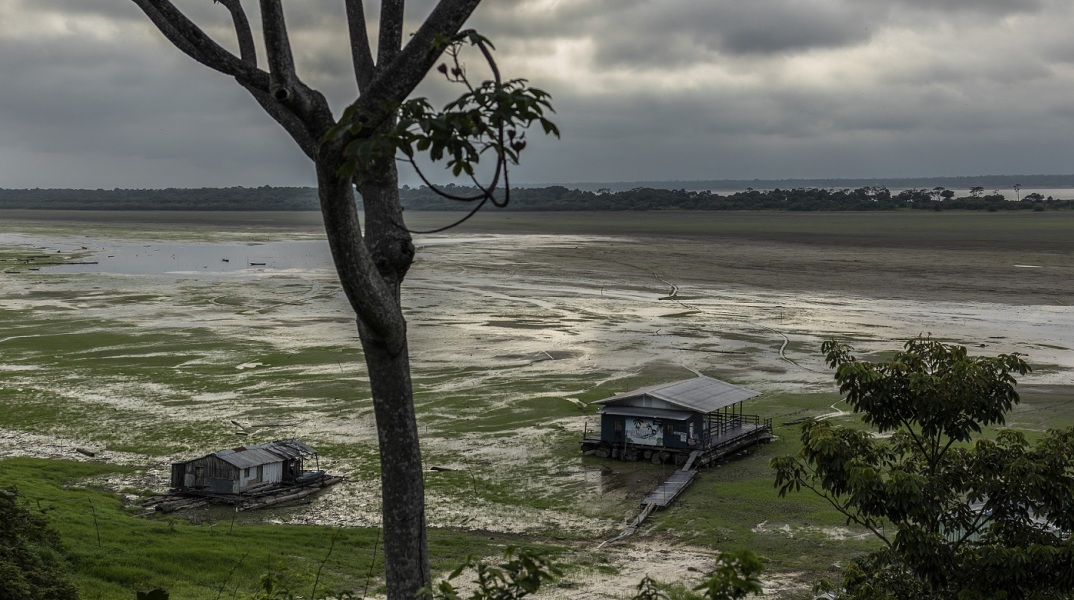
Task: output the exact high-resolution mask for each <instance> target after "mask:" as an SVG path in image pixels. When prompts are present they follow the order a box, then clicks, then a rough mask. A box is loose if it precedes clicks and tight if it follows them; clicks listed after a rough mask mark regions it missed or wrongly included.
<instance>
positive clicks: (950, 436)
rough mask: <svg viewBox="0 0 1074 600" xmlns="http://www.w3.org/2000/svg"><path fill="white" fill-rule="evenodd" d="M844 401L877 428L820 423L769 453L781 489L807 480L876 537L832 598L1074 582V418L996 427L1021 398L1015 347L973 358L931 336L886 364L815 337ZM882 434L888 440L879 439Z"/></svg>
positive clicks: (1032, 592)
mask: <svg viewBox="0 0 1074 600" xmlns="http://www.w3.org/2000/svg"><path fill="white" fill-rule="evenodd" d="M822 351H823V352H824V354H825V357H826V360H827V364H828V366H829V367H831V368H834V369H835V379H836V381H837V382H838V383H839V390H840V392H841V393H842V394H843V395H844V397H845V399H846V402H847V403H848V404H849V405H850V406H851V407H852V408H853V410H854V412H855V413H859V414H860V415H861V419H862V422H864V423H865V424H866V425H869V426H871V427H874V428H876V429H877V430H878V432H879V434H881V435H879V436H878V435H874V434H873V433H871V432H869V431H862V430H859V429H853V428H850V427H845V426H838V425H833V424H832V423H830V422H827V421H817V420H809V421H807V422H806V423H804V424H803V425H802V434H801V440H802V447H801V449H800V450H799V452H798V453H797V454H796V455H794V456H783V457H779V458H776V459H773V460H772V468H773V469H774V470H775V473H776V482H775V485H776V487H777V488H778V490H779V494H780V496H786V495H787V494H788V493H790V492H797V491H799V490H802V489H806V490H808V491H810V492H812V493H814V494H816V495H818V496H820V497H822V498H824V499H825V500H827V501H828V502H829V503H830V504H831V506H832V508H833V509H835V510H836V511H838V512H840V513H842V515H843V516H845V517H846V520H847V523H848V524H857V525H860V526H862V527H864V528H866V529H868V530H869V531H871V532H872V533H873V535H874V536H875V537H876V538H877V539H878V540H880V542H882V544H883V548H882V549H881V550H879V551H876V552H874V553H872V554H870V555H868V556H866V557H864V558H862V559H861V560H858V561H856V562H855V563H854V564H852V565H850V566H849V567H848V569H847V570H846V572H845V573H844V577H845V579H844V589H843V595H842V596H841V597H848V598H955V597H965V598H992V597H997V598H998V597H1003V598H1051V597H1067V595H1068V594H1070V593H1071V592H1074V545H1072V541H1071V537H1070V532H1071V531H1074V428H1071V429H1066V430H1061V431H1050V432H1048V433H1047V434H1046V435H1044V436H1043V437H1041V438H1040V439H1039V440H1038V441H1037V443H1036V444H1033V445H1030V444H1029V442H1028V441H1027V440H1026V437H1025V436H1024V435H1023V434H1022V433H1020V432H1016V431H1013V430H1007V429H1000V430H999V431H998V433H996V434H995V435H989V434H987V433H986V431H985V428H986V427H993V428H999V427H1001V426H1002V425H1004V423H1005V415H1006V414H1007V413H1008V412H1009V411H1010V410H1011V409H1012V407H1013V406H1014V405H1015V404H1017V403H1018V402H1019V396H1018V393H1017V391H1016V389H1015V386H1016V380H1015V375H1024V374H1026V373H1028V372H1029V371H1030V368H1029V365H1028V364H1026V362H1025V361H1024V360H1022V358H1021V357H1019V356H1018V355H1016V354H1003V355H999V356H995V357H982V356H970V355H969V354H968V352H967V351H966V348H964V347H962V346H958V345H950V344H944V343H941V342H939V341H936V340H933V339H931V338H929V337H919V338H915V339H912V340H910V341H908V342H907V343H906V345H905V347H904V349H903V350H902V351H900V352H897V353H895V355H894V356H893V357H892V358H891V359H890V360H884V361H875V362H872V361H864V360H859V359H858V358H857V357H855V356H854V355H853V354H852V353H851V352H852V349H851V348H850V347H849V346H846V345H843V344H839V343H836V342H834V341H829V342H825V343H824V345H823V346H822ZM887 434H890V437H886V435H887Z"/></svg>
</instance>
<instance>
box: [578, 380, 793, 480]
mask: <svg viewBox="0 0 1074 600" xmlns="http://www.w3.org/2000/svg"><path fill="white" fill-rule="evenodd" d="M759 395H760V393H759V392H755V391H753V390H748V389H746V388H742V387H738V386H736V385H732V384H730V383H727V382H725V381H720V380H718V379H713V378H711V377H705V376H699V377H695V378H692V379H686V380H684V381H677V382H674V383H667V384H661V385H655V386H651V387H646V388H641V389H638V390H634V391H632V392H626V393H624V394H619V395H616V396H612V397H611V398H605V399H603V400H597V401H595V402H592V403H591V404H598V405H600V410H599V411H598V413H599V414H600V425H599V427H598V428H596V430H591V429H590V428H589V426H588V424H587V426H586V431H585V433H584V434H583V439H582V450H583V451H584V452H586V453H592V454H593V455H594V456H598V457H601V458H614V459H619V460H627V461H635V460H650V461H652V462H654V463H674V464H676V465H678V466H683V465H686V464H687V462H688V461H689V462H690V463H691V464H696V466H704V465H707V464H710V463H712V462H714V461H716V460H719V459H720V458H722V457H724V456H727V455H729V454H731V453H733V452H737V451H739V450H742V449H744V448H748V447H750V446H753V445H754V444H759V443H764V442H767V441H768V440H770V439H771V438H772V419H771V418H767V419H765V418H762V417H760V416H758V415H753V414H746V413H745V412H744V410H743V403H744V402H746V401H747V400H749V399H751V398H754V397H756V396H759Z"/></svg>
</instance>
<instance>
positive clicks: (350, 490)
mask: <svg viewBox="0 0 1074 600" xmlns="http://www.w3.org/2000/svg"><path fill="white" fill-rule="evenodd" d="M421 217H422V216H419V220H420V218H421ZM510 217H512V218H513V217H514V215H510ZM809 217H810V218H812V216H809ZM879 217H883V216H882V215H881V216H879ZM426 218H433V217H426ZM617 218H618V217H617ZM654 218H655V217H654ZM667 218H677V217H667ZM784 218H786V217H784V216H780V217H779V219H784ZM504 219H507V217H504ZM612 220H613V221H614V219H612ZM775 220H776V221H778V219H775ZM12 223H13V221H12V220H10V219H9V220H7V221H5V223H4V228H3V229H0V250H2V251H3V252H4V254H3V256H4V257H15V256H26V255H36V256H40V257H50V259H53V260H54V258H53V257H57V256H58V257H68V259H69V260H75V259H77V260H78V261H79V262H95V263H97V264H86V265H77V266H70V267H62V268H56V267H49V266H45V265H37V266H34V265H32V264H30V263H20V262H5V263H4V264H3V267H4V268H3V271H4V272H3V273H0V278H2V282H3V286H2V287H0V314H2V317H3V319H2V321H0V376H2V379H0V405H2V406H3V407H4V411H3V413H4V414H3V415H0V456H7V455H35V456H49V457H62V458H69V459H76V460H80V459H85V457H83V456H81V455H79V454H77V453H75V451H74V448H76V447H84V448H91V449H93V450H96V451H98V452H99V454H98V457H97V458H98V459H103V460H109V461H113V462H122V463H123V464H135V465H141V466H146V467H147V469H146V471H145V472H144V473H143V474H141V475H138V476H134V477H131V478H126V479H121V480H116V481H110V482H109V483H110V484H111V485H112V486H113V487H115V488H117V489H120V488H139V489H142V488H149V489H160V488H162V487H166V485H167V483H166V475H167V465H168V463H169V462H170V461H172V460H177V459H180V458H189V457H191V456H196V455H198V454H202V453H207V452H210V451H212V450H215V449H218V448H222V447H228V446H232V445H236V444H239V443H248V442H250V441H267V440H270V439H275V438H279V437H290V436H296V437H301V438H303V439H304V440H306V441H307V442H309V443H311V444H312V445H314V446H316V447H318V448H320V449H321V451H322V459H321V464H322V467H328V468H329V469H332V470H334V471H338V472H342V473H344V474H346V475H347V476H348V481H347V483H345V484H344V485H341V486H337V487H336V488H334V489H333V490H331V491H330V492H329V493H327V494H325V495H323V496H321V497H319V498H317V499H316V500H314V501H313V503H312V504H310V505H308V506H303V507H298V508H292V509H285V510H279V511H275V512H273V513H271V514H270V515H269V518H270V519H271V520H273V521H276V522H281V523H322V524H332V525H351V526H375V525H376V524H377V523H378V518H379V491H378V479H377V476H378V464H377V456H376V450H375V429H374V424H373V421H372V416H371V412H372V411H371V407H370V403H369V399H368V386H367V381H366V379H365V376H364V373H363V369H362V366H361V363H360V353H359V351H358V350H357V340H356V334H355V331H354V327H353V319H352V317H351V316H350V312H349V309H348V307H347V305H346V303H345V301H344V299H343V298H342V296H341V293H340V291H339V287H338V284H337V283H336V281H335V274H334V271H333V270H332V269H331V266H330V264H329V262H328V260H327V255H326V246H325V244H324V242H323V241H322V240H319V239H318V235H317V233H316V230H315V228H314V229H310V228H309V227H308V226H305V225H302V226H294V227H288V226H282V225H281V226H279V227H260V228H256V227H255V228H253V229H251V228H248V227H243V228H238V227H236V226H235V225H234V223H232V224H230V225H229V224H228V223H227V222H226V220H224V221H222V222H220V223H214V224H213V225H212V226H211V227H203V226H199V227H189V228H187V229H183V227H182V225H181V224H179V225H176V224H170V225H169V226H168V227H166V228H163V227H160V228H156V229H154V226H153V225H152V224H144V223H143V224H140V225H139V227H138V229H136V230H132V229H122V228H120V229H118V230H117V229H109V228H108V227H105V226H103V225H96V224H95V225H94V226H91V227H79V228H77V229H76V228H75V227H74V226H72V225H65V224H64V223H63V222H62V221H55V220H52V221H48V222H47V224H44V225H43V224H42V223H41V222H33V221H24V222H22V225H21V226H18V225H17V223H18V221H14V223H16V225H12ZM535 223H536V225H535ZM538 225H540V218H537V217H535V218H534V219H533V220H532V221H530V222H527V223H526V224H524V225H519V224H518V223H517V222H512V221H509V220H504V221H500V222H498V223H497V222H495V221H486V222H485V223H484V224H482V223H481V222H478V223H475V224H474V225H473V226H472V227H471V229H469V230H466V231H461V232H459V233H454V234H445V235H435V236H423V237H420V238H419V239H418V240H417V243H418V246H419V252H418V260H417V262H416V263H415V266H414V268H413V270H412V271H411V275H410V276H409V278H408V280H407V284H406V287H405V303H406V306H407V318H408V321H409V323H410V338H411V346H412V353H413V368H414V378H415V386H416V395H417V403H418V405H419V413H420V421H421V422H420V427H421V428H422V432H423V444H424V445H423V452H424V453H425V456H426V463H427V465H428V466H438V467H441V468H443V470H438V471H436V472H430V473H429V475H428V477H427V482H428V486H429V514H428V518H429V522H430V525H432V526H434V527H460V528H470V529H478V530H488V531H494V532H503V533H511V534H524V535H537V536H542V537H553V538H556V539H565V540H575V541H576V542H575V543H579V544H581V546H582V547H584V546H585V545H586V544H587V543H588V542H589V541H592V542H594V543H595V542H596V541H599V540H600V539H603V538H604V537H607V536H608V535H609V534H611V533H614V532H615V531H616V529H617V528H618V527H619V526H621V525H622V524H623V523H624V522H625V521H627V520H629V518H631V517H632V515H633V510H634V506H635V504H636V502H637V499H638V498H640V496H641V495H643V494H644V493H645V492H647V491H648V488H649V487H650V486H651V485H652V483H653V482H655V481H657V480H659V479H660V478H661V477H662V475H663V474H662V473H661V472H658V471H645V470H642V471H638V472H623V470H622V469H620V468H618V467H616V469H615V472H614V473H612V474H611V475H609V474H608V473H607V472H603V471H602V469H601V466H602V464H601V463H599V462H597V461H591V460H583V459H582V458H581V457H579V456H578V454H577V439H578V438H579V437H580V435H581V433H582V431H583V429H584V428H585V427H587V426H589V425H587V419H589V420H590V421H589V422H590V424H591V423H592V422H593V421H592V419H593V416H592V413H591V411H584V412H583V411H582V410H580V409H579V408H578V405H577V402H576V401H577V400H582V401H589V400H594V399H597V398H600V397H604V396H606V395H610V394H613V393H615V392H619V391H624V390H627V389H631V388H633V387H637V386H640V385H644V384H649V383H655V382H659V381H666V380H670V379H677V378H684V377H689V376H690V375H691V373H692V372H701V373H705V374H707V375H711V376H715V377H719V378H722V379H727V380H730V381H733V382H735V383H738V384H741V385H745V386H747V387H751V388H754V389H757V390H758V391H762V392H764V393H765V398H777V399H781V400H778V401H772V404H769V405H767V406H769V408H771V409H772V410H775V411H777V414H776V416H779V415H781V414H785V413H788V412H789V410H790V409H785V408H783V406H784V403H790V402H792V401H791V400H785V399H787V398H793V397H797V396H803V397H805V396H808V397H813V396H817V397H824V395H825V394H829V395H830V394H832V392H833V389H832V384H831V375H830V373H828V372H827V371H826V369H825V368H824V365H823V363H822V361H821V359H820V356H819V354H818V349H819V345H820V343H821V341H822V340H824V339H827V338H829V337H833V336H835V337H839V338H841V339H844V340H847V341H849V342H851V343H853V344H854V345H855V346H856V347H858V348H860V349H862V350H864V351H882V350H888V349H891V348H894V347H896V346H898V345H899V344H901V343H902V341H904V340H905V339H907V338H909V337H912V336H916V335H919V334H922V333H931V334H933V335H934V336H937V337H940V338H942V339H945V340H951V341H955V342H958V343H962V344H966V345H968V346H972V347H973V349H974V351H976V352H979V353H985V354H993V353H1001V352H1021V353H1024V354H1026V355H1027V359H1028V360H1029V362H1030V363H1031V364H1033V365H1034V368H1035V372H1034V373H1033V374H1032V375H1030V376H1027V377H1026V378H1025V379H1024V380H1023V382H1022V383H1023V384H1024V387H1023V389H1024V390H1025V392H1026V399H1027V401H1026V403H1025V404H1024V405H1023V407H1022V408H1020V409H1019V411H1017V412H1016V413H1015V415H1014V416H1013V418H1012V423H1013V424H1015V425H1017V426H1020V427H1023V428H1025V429H1043V428H1044V427H1047V426H1052V425H1062V424H1069V423H1070V422H1071V421H1072V420H1074V408H1072V407H1071V402H1074V395H1072V393H1071V386H1072V385H1074V380H1072V375H1071V374H1072V373H1074V311H1072V309H1071V307H1070V304H1069V299H1070V298H1071V297H1072V294H1071V292H1074V260H1072V257H1074V252H1072V250H1071V249H1070V248H1067V247H1065V246H1055V245H1051V246H1048V245H1047V244H1045V245H1046V246H1047V247H1044V248H1041V247H1036V246H1034V242H1033V240H1026V241H1025V243H1024V247H1023V248H1021V249H1013V250H1012V249H1011V248H1007V247H998V248H993V247H989V246H988V245H987V244H986V245H983V246H980V247H978V246H974V245H973V244H970V243H968V242H958V243H956V242H957V240H956V241H954V242H952V241H950V240H945V238H942V237H941V238H938V240H937V241H936V242H935V243H934V244H933V245H931V246H930V245H928V244H918V245H917V246H916V247H911V246H910V245H907V246H905V247H899V248H892V247H888V246H882V245H879V244H876V243H865V242H862V243H859V244H857V245H855V244H851V243H849V242H848V241H847V240H845V239H843V238H836V239H833V240H832V241H830V242H828V243H822V242H820V241H817V240H816V239H814V238H813V237H812V236H811V235H807V233H808V232H809V231H811V230H812V229H813V228H810V227H804V226H802V225H801V224H793V225H786V224H785V223H783V221H779V222H776V223H775V224H774V227H775V228H776V229H778V228H779V227H781V226H782V227H784V228H786V229H794V228H800V230H801V231H802V232H805V233H800V235H799V238H794V236H792V235H790V234H787V235H786V236H784V237H786V238H788V239H768V238H765V237H764V236H750V235H747V233H748V232H747V233H743V231H744V230H745V229H748V228H746V227H741V228H739V229H738V230H735V231H731V232H730V233H726V234H719V232H710V233H707V234H705V233H704V232H702V233H697V232H691V231H688V230H689V228H690V227H694V226H696V220H695V219H686V220H683V226H682V231H686V232H687V233H690V235H672V234H669V233H667V232H656V233H654V232H652V231H649V230H644V229H645V228H644V227H641V229H643V230H641V231H638V230H636V229H637V228H635V229H634V230H631V229H630V228H626V227H624V228H622V229H621V230H612V229H609V227H610V226H609V225H608V222H607V220H602V221H600V222H596V221H594V222H593V223H592V227H591V228H590V229H591V230H592V231H595V232H596V233H585V232H576V233H571V234H569V235H562V234H551V233H548V230H549V229H563V230H571V229H572V228H576V227H578V225H577V224H576V223H573V222H572V223H569V224H566V225H563V224H562V223H559V224H558V225H562V227H559V226H557V223H553V222H549V223H547V224H546V229H545V230H538V231H534V230H533V229H534V228H535V227H537V226H538ZM639 227H640V226H639ZM650 229H651V226H650ZM497 231H500V232H502V231H509V233H496V232H497ZM874 237H877V238H879V237H882V236H881V235H880V234H877V235H876V236H874ZM1004 239H1006V238H1004ZM945 244H946V245H945ZM1000 246H1002V244H1000ZM5 260H7V259H6V258H5ZM12 261H14V259H13V258H12ZM37 261H38V262H40V263H43V262H46V261H45V259H44V258H39V259H37ZM32 269H38V270H32ZM834 400H835V398H829V399H827V400H825V401H824V402H823V405H822V406H821V405H818V408H817V409H813V408H797V409H795V410H797V411H798V412H802V411H804V413H805V414H821V413H822V412H830V411H831V409H830V408H829V405H830V404H831V402H833V401H834ZM761 406H766V405H764V404H762V405H761ZM780 410H783V411H784V413H779V412H778V411H780ZM232 421H237V422H238V423H240V424H241V425H242V429H240V428H237V427H236V426H235V425H233V424H232ZM240 434H245V435H240ZM697 501H698V499H693V500H689V499H688V502H687V507H684V508H682V509H681V510H682V511H686V512H688V511H690V510H703V508H699V507H697V506H696V503H697ZM778 517H779V515H775V517H773V518H772V521H773V522H771V523H767V524H765V525H761V522H762V521H765V519H768V518H769V517H767V516H766V517H763V518H758V519H757V522H756V523H748V524H743V527H744V529H745V530H746V531H750V532H751V533H750V535H755V536H769V537H772V539H779V536H785V535H788V533H787V532H790V534H791V535H792V536H793V535H794V534H795V532H801V535H800V536H799V537H801V536H808V535H815V536H819V537H821V538H824V537H826V535H825V534H823V533H817V531H820V530H817V526H815V525H808V524H805V523H794V522H790V521H788V520H786V519H784V520H782V521H781V520H780V519H779V518H778ZM658 522H659V521H658ZM810 528H812V529H810ZM751 530H752V531H751ZM825 531H827V530H825ZM662 544H664V543H663V542H662ZM671 545H672V547H673V548H674V547H678V548H679V550H677V551H672V550H669V549H668V547H666V544H664V545H658V544H653V543H651V540H650V542H642V543H640V545H637V546H635V547H633V549H632V550H630V551H629V552H641V553H649V554H650V557H649V559H644V558H638V557H631V558H623V557H626V556H627V554H628V553H629V552H628V553H624V554H621V555H619V554H617V557H618V558H615V559H614V560H613V559H612V558H609V559H608V560H609V564H614V569H613V570H616V571H617V572H618V573H619V575H618V576H616V577H618V579H616V577H609V576H606V574H605V575H601V574H600V573H598V572H594V573H593V574H592V575H591V576H587V577H589V579H584V580H582V581H579V584H581V585H588V586H591V587H592V588H593V589H596V588H597V587H600V586H601V585H604V586H605V587H609V586H611V588H614V585H612V584H611V583H607V584H599V585H598V584H597V583H596V580H598V579H599V580H601V581H605V580H610V581H613V582H614V581H619V582H620V583H621V582H627V581H632V582H635V583H636V580H637V579H638V578H639V577H638V573H639V572H640V570H639V569H636V568H634V566H631V565H637V564H641V565H643V566H644V565H650V564H651V566H652V568H653V569H656V568H657V566H656V565H658V564H659V563H660V557H661V556H663V555H665V554H668V553H669V552H671V553H672V554H671V556H673V557H678V558H673V559H672V560H671V561H669V562H670V563H674V564H676V565H678V566H677V567H676V568H680V570H681V567H682V565H693V563H692V562H690V561H684V560H680V559H681V557H682V556H685V555H684V554H683V552H686V553H687V554H689V553H693V552H700V553H701V556H707V554H706V552H707V550H705V549H702V548H693V547H686V546H682V545H681V543H680V544H678V545H677V546H676V544H674V543H672V544H671ZM661 553H663V554H661ZM691 555H692V554H691ZM616 561H619V562H616ZM700 562H701V563H703V562H704V561H703V560H701V561H700ZM669 566H670V565H669ZM696 568H698V569H702V568H703V566H697V567H696ZM642 570H644V569H642ZM675 573H676V574H673V575H672V576H673V577H679V575H680V574H679V572H678V571H676V572H675ZM652 574H654V575H655V574H656V573H652ZM784 575H786V573H784ZM683 576H686V575H683ZM590 579H592V580H593V581H590ZM586 581H590V583H585V582H586ZM788 585H791V587H794V585H796V584H794V583H793V582H791V583H790V584H788ZM593 593H597V592H595V591H594V592H593ZM592 597H604V596H599V595H594V596H592ZM608 597H611V596H608Z"/></svg>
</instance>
